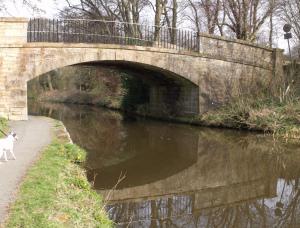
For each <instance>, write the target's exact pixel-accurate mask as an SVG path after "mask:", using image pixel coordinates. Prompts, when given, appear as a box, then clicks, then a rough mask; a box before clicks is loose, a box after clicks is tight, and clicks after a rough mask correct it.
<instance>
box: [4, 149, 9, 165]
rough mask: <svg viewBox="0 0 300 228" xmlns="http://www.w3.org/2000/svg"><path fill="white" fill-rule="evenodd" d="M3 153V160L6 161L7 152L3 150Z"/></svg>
mask: <svg viewBox="0 0 300 228" xmlns="http://www.w3.org/2000/svg"><path fill="white" fill-rule="evenodd" d="M3 155H4V161H6V162H7V161H8V160H7V154H6V150H3Z"/></svg>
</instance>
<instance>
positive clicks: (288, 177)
mask: <svg viewBox="0 0 300 228" xmlns="http://www.w3.org/2000/svg"><path fill="white" fill-rule="evenodd" d="M29 112H30V114H33V115H44V116H50V117H53V118H56V119H58V120H61V121H62V122H63V123H64V124H65V126H66V127H67V129H68V131H69V132H70V135H71V137H72V139H73V140H74V142H75V143H76V144H78V145H80V146H81V147H83V148H84V149H86V150H87V151H88V156H87V170H88V178H89V180H90V181H91V182H93V183H94V186H95V188H96V190H97V191H98V192H99V193H100V194H102V195H103V196H104V199H105V203H106V210H107V213H108V215H109V217H110V218H111V219H112V220H114V221H115V222H116V224H117V227H187V228H188V227H192V228H193V227H300V185H299V178H300V148H299V146H298V145H297V144H296V143H293V142H289V143H286V142H281V141H278V140H277V141H275V140H274V139H273V138H272V137H270V136H264V135H263V134H257V133H246V132H239V131H231V130H217V129H208V128H201V127H193V126H189V125H182V124H174V123H167V122H159V121H154V120H149V119H141V118H134V117H127V116H124V115H122V114H121V113H119V112H115V111H110V110H107V109H102V108H95V107H88V106H78V105H62V104H47V103H43V104H38V103H30V108H29Z"/></svg>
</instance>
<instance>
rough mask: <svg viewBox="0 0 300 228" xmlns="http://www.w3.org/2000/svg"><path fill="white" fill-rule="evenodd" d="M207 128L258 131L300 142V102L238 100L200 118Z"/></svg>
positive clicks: (296, 100) (297, 100)
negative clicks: (216, 127) (218, 127)
mask: <svg viewBox="0 0 300 228" xmlns="http://www.w3.org/2000/svg"><path fill="white" fill-rule="evenodd" d="M198 120H199V121H200V122H202V123H203V124H205V125H208V126H220V127H230V128H237V129H250V130H259V131H264V132H269V133H273V134H274V135H275V136H279V137H284V138H290V139H300V103H299V99H293V100H289V101H285V102H278V101H276V100H274V99H267V98H265V99H252V98H248V99H239V100H237V101H233V102H231V103H229V104H227V105H225V106H224V107H221V108H220V109H217V110H215V111H210V112H208V113H206V114H204V115H203V116H201V117H200V118H199V119H198Z"/></svg>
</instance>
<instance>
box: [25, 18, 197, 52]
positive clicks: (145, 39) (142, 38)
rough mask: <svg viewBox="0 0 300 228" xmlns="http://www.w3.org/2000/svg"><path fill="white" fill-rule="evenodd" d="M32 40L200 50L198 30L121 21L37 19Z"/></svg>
mask: <svg viewBox="0 0 300 228" xmlns="http://www.w3.org/2000/svg"><path fill="white" fill-rule="evenodd" d="M27 41H28V42H65V43H103V44H119V45H136V46H146V47H153V46H155V47H162V48H169V49H176V50H188V51H199V47H200V37H199V35H198V34H197V33H196V32H193V31H189V30H182V29H174V28H168V27H157V26H151V25H144V24H134V23H124V22H118V21H101V20H87V19H60V20H59V19H44V18H33V19H30V21H29V24H28V34H27Z"/></svg>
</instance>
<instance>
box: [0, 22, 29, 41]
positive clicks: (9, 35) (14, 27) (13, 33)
mask: <svg viewBox="0 0 300 228" xmlns="http://www.w3.org/2000/svg"><path fill="white" fill-rule="evenodd" d="M28 21H29V20H28V19H27V18H18V17H17V18H16V17H1V18H0V44H22V43H26V42H27V26H28Z"/></svg>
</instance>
